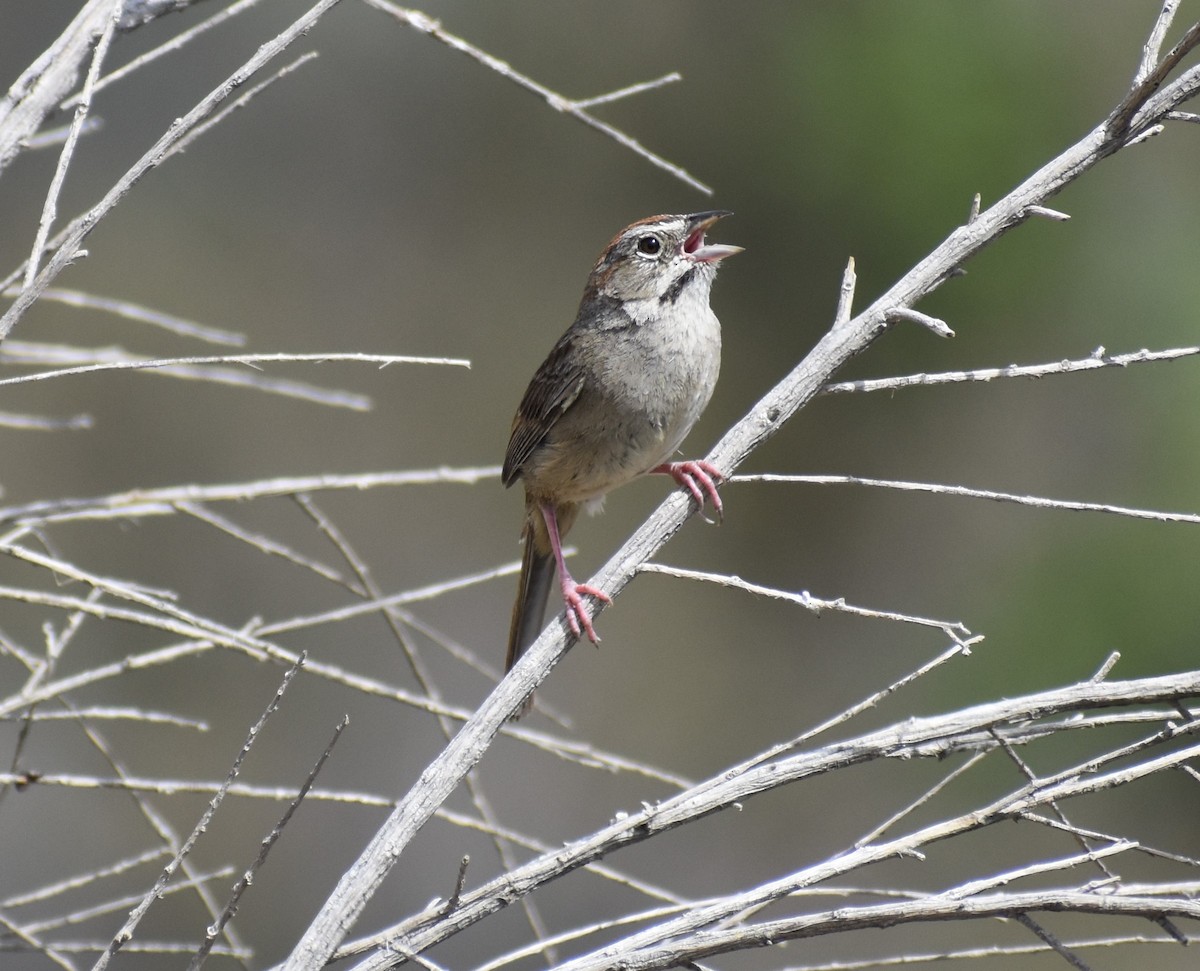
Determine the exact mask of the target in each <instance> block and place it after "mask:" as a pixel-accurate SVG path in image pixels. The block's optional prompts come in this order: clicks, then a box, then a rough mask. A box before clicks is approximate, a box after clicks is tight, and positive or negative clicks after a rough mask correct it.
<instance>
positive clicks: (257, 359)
mask: <svg viewBox="0 0 1200 971" xmlns="http://www.w3.org/2000/svg"><path fill="white" fill-rule="evenodd" d="M286 361H293V362H294V361H310V362H316V363H321V364H324V363H326V362H329V361H355V362H357V363H361V364H378V365H380V366H381V367H387V366H388V365H389V364H444V365H449V366H452V367H465V368H469V367H470V366H471V362H470V361H467V360H464V359H462V358H454V357H413V356H411V355H406V354H359V353H343V352H337V353H331V354H284V353H275V354H218V355H214V356H212V357H163V358H144V359H140V360H126V361H110V362H105V363H103V364H83V365H80V366H79V367H70V368H59V369H58V370H55V371H41V372H39V373H37V374H25V375H22V376H20V377H16V378H0V385H6V384H25V383H27V382H30V381H45V380H48V379H50V378H64V377H68V376H70V375H76V374H92V373H94V372H96V371H137V370H150V369H154V368H175V367H183V366H195V365H198V364H248V365H250V366H251V367H253V366H255V365H258V364H270V363H278V362H286Z"/></svg>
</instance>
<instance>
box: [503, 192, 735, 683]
mask: <svg viewBox="0 0 1200 971" xmlns="http://www.w3.org/2000/svg"><path fill="white" fill-rule="evenodd" d="M728 215H730V213H728V212H724V211H721V210H716V211H711V212H697V213H692V214H691V215H681V216H651V217H650V218H648V219H643V220H641V221H639V222H636V223H634V224H633V225H632V226H629V227H628V228H626V229H623V230H622V231H621V232H620V233H618V234H617V236H616V238H614V239H613V241H612V242H611V243H609V244H608V247H607V248H606V249H605V250H604V252H603V253H602V254H601V256H600V259H599V260H597V261H596V265H595V267H593V268H592V273H591V276H589V277H588V282H587V286H586V287H585V288H584V291H583V300H582V301H581V302H580V304H579V312H578V314H577V315H576V317H575V322H574V323H573V324H572V325H571V326H570V327H569V328H568V329H567V332H566V333H565V334H563V336H562V337H561V338H560V339H559V341H558V343H557V344H555V345H554V348H553V350H551V351H550V356H549V357H547V358H546V360H545V361H544V362H543V363H542V366H541V367H539V368H538V370H537V373H536V374H534V376H533V380H532V381H530V382H529V387H528V388H527V389H526V391H525V396H524V397H523V398H522V399H521V404H520V406H519V407H518V408H517V414H516V417H515V418H514V419H513V426H512V437H511V438H510V439H509V442H508V452H507V453H506V454H505V456H504V471H503V473H502V474H501V479H502V481H503V482H504V485H505V486H511V485H512V484H513V483H514V482H516V481H517V480H518V479H522V480H524V482H525V524H524V528H523V529H522V534H521V535H522V539H523V541H524V544H525V551H524V556H523V558H522V562H521V579H520V584H519V586H518V588H517V601H516V604H515V605H514V606H513V615H512V626H511V628H510V630H509V635H508V658H507V660H506V662H505V670H508V669H510V668H512V666H513V665H514V664H515V663H516V661H517V659H518V658H519V657H520V656H521V654H522V653H523V652H524V651H525V649H526V648H528V647H529V645H530V644H532V643H533V642H534V640H536V639H537V635H538V633H539V632H540V631H541V628H542V623H543V616H544V613H545V609H546V600H547V597H548V595H549V592H550V586H551V581H552V580H553V576H554V570H555V567H556V566H557V569H558V576H559V583H560V586H561V588H562V597H563V602H564V604H565V606H566V613H567V623H568V624H569V625H570V627H571V630H572V631H573V632H574V634H575V636H576V637H578V636H580V634H581V633H586V634H587V636H588V637H589V638H590V639H591V641H592V642H593V643H596V642H598V641H599V638H598V637H597V636H596V631H595V628H594V627H593V626H592V618H591V614H590V613H589V612H588V608H587V606H586V605H585V604H584V601H583V598H584V596H592V597H595V598H597V599H599V600H604V601H608V599H609V598H608V595H607V594H605V593H604V592H603V591H602V590H598V589H596V588H595V587H591V586H588V585H587V584H584V583H576V582H575V580H574V579H573V578H572V576H571V574H570V571H568V569H567V565H566V563H565V562H564V561H563V555H562V538H563V537H564V536H566V534H567V531H568V530H569V529H570V528H571V525H572V524H573V523H574V522H575V517H576V516H577V515H578V514H579V509H580V507H581V506H583V507H586V508H588V510H589V511H591V512H595V511H597V510H598V509H599V507H600V506H601V505H602V504H603V501H604V496H605V494H606V493H608V492H609V490H611V489H615V488H616V487H617V486H620V485H624V484H625V483H626V482H629V481H630V480H631V479H634V478H636V477H638V476H639V475H644V474H646V473H649V472H661V473H664V474H666V475H670V476H672V477H673V478H674V479H675V480H676V481H677V482H678V483H679V484H680V485H681V486H682V487H684V488H686V489H687V490H688V492H690V493H691V495H692V497H693V498H694V499H695V500H696V502H697V504H698V505H700V506H701V507H703V505H704V500H705V497H706V496H707V497H708V499H709V500H710V501H711V502H712V504H713V508H714V509H715V510H716V511H717V513H718V515H719V514H720V513H721V498H720V496H719V495H718V493H717V487H716V482H717V481H719V480H720V478H721V473H720V472H719V471H718V470H717V469H716V468H715V467H714V466H713V465H711V464H710V463H708V462H703V461H698V462H673V461H668V458H669V457H670V456H671V455H673V454H674V453H675V450H676V449H677V448H678V447H679V445H680V443H681V442H682V441H683V439H684V436H686V435H687V433H688V432H689V431H690V430H691V427H692V425H694V424H695V423H696V419H697V418H699V417H700V412H701V411H703V410H704V406H705V405H707V404H708V399H709V398H710V397H712V392H713V387H714V385H715V384H716V382H717V372H718V370H719V369H720V365H721V325H720V324H719V323H718V321H717V318H716V315H715V314H713V312H712V310H711V309H710V308H709V306H708V296H709V291H710V290H711V289H712V283H713V279H714V277H715V276H716V274H717V264H718V263H719V262H720V261H721V260H723V259H725V257H727V256H732V255H733V254H734V253H740V252H741V247H740V246H722V245H717V244H711V243H706V242H705V240H704V234H705V232H706V231H707V230H708V228H709V227H710V226H712V224H713V223H715V222H716V221H717V220H718V219H720V218H721V217H723V216H728Z"/></svg>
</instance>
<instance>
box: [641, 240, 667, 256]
mask: <svg viewBox="0 0 1200 971" xmlns="http://www.w3.org/2000/svg"><path fill="white" fill-rule="evenodd" d="M637 248H638V252H639V253H641V254H642V255H643V256H657V255H658V251H659V250H660V249H662V240H661V239H659V238H658V237H657V236H643V237H642V238H641V239H639V240H638V241H637Z"/></svg>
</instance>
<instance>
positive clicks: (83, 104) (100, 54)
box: [17, 0, 124, 300]
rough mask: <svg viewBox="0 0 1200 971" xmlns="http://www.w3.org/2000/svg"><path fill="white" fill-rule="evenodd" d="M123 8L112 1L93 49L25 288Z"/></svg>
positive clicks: (30, 282)
mask: <svg viewBox="0 0 1200 971" xmlns="http://www.w3.org/2000/svg"><path fill="white" fill-rule="evenodd" d="M123 7H124V0H111V2H110V6H109V9H110V13H109V17H108V23H106V24H105V26H104V31H103V32H102V33H101V34H100V38H99V40H98V41H97V42H96V47H95V50H93V51H92V61H91V64H90V65H89V67H88V72H87V77H86V78H85V79H84V82H83V94H81V95H80V97H79V104H78V106H77V107H76V108H75V117H74V118H73V119H72V120H71V127H70V129H69V130H68V131H67V138H66V140H65V141H64V142H63V148H62V151H61V152H60V153H59V156H58V164H57V165H56V166H55V168H54V176H53V177H52V178H51V180H50V190H49V191H48V192H47V193H46V200H45V202H44V204H43V206H42V217H41V219H39V220H38V228H37V233H36V234H35V236H34V241H33V251H32V252H31V253H30V255H29V259H28V261H27V262H26V266H25V283H24V285H23V286H22V291H25V290H28V289H29V288H30V287H32V286H33V281H34V278H35V277H36V276H37V271H38V263H39V262H40V260H41V255H42V250H43V249H44V248H45V246H46V239H47V238H48V237H49V235H50V227H51V226H52V225H54V220H55V217H56V216H57V215H58V197H59V195H61V194H62V187H63V184H64V183H65V182H66V179H67V169H68V167H69V166H70V164H71V159H72V158H73V157H74V155H75V145H76V144H77V143H78V141H79V133H80V131H82V129H83V123H84V122H85V121H86V120H87V117H88V112H89V111H91V108H92V93H93V91H94V89H95V87H96V78H97V77H99V75H100V65H101V64H103V63H104V58H105V57H106V56H107V55H108V48H109V45H110V44H111V43H112V39H113V34H114V33H115V32H116V29H117V22H118V21H119V20H120V19H121V11H122V9H123ZM17 299H18V300H19V299H20V297H19V296H18V297H17Z"/></svg>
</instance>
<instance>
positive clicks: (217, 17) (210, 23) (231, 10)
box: [59, 0, 262, 111]
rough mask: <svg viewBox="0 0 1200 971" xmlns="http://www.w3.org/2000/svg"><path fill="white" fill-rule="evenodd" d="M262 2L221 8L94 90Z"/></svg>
mask: <svg viewBox="0 0 1200 971" xmlns="http://www.w3.org/2000/svg"><path fill="white" fill-rule="evenodd" d="M261 2H262V0H238V2H237V3H234V4H231V5H230V6H228V7H226V8H225V9H224V10H221V11H219V12H218V13H215V14H213V15H212V16H211V17H209V18H208V19H207V20H202V21H201V22H200V23H198V24H196V25H195V26H194V27H189V28H188V29H187V30H185V31H182V32H181V33H179V34H176V35H175V36H174V37H172V38H171V39H170V40H168V41H165V42H164V43H162V44H159V45H158V46H157V47H155V48H152V49H151V50H148V51H146V53H145V54H139V55H138V56H137V57H135V58H134V59H133V60H132V61H130V62H129V63H128V64H124V65H122V66H121V67H119V68H117V70H115V71H113V72H111V73H109V74H106V75H105V76H104V77H102V78H100V79H99V80H98V81H97V82H96V86H95V88H94V91H103V90H104V89H105V88H107V87H108V86H109V85H110V84H115V83H116V82H117V81H120V80H122V79H123V78H126V77H128V76H129V75H130V74H132V73H133V72H134V71H136V70H138V68H142V67H145V66H146V65H147V64H149V63H151V62H152V61H156V60H158V59H159V58H160V57H162V56H163V55H165V54H173V53H174V52H175V51H178V50H180V49H181V48H183V47H184V46H185V45H186V44H187V43H189V42H190V41H193V40H195V39H196V38H197V37H199V36H200V35H201V34H203V33H206V32H207V31H209V30H212V28H214V27H218V26H220V25H221V24H223V23H224V22H225V21H226V20H230V19H232V18H233V17H236V16H237V15H238V14H240V13H244V12H245V11H247V10H249V9H250V8H251V7H253V6H256V5H257V4H259V3H261ZM80 97H81V96H80V95H72V96H71V97H69V98H67V99H66V100H64V101H63V103H62V104H61V105H59V107H60V108H62V109H63V110H64V111H65V110H69V109H71V108H74V107H75V105H76V104H77V103H78V101H79V98H80Z"/></svg>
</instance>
